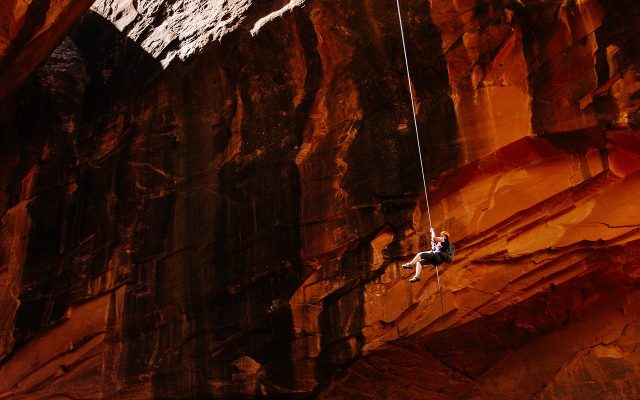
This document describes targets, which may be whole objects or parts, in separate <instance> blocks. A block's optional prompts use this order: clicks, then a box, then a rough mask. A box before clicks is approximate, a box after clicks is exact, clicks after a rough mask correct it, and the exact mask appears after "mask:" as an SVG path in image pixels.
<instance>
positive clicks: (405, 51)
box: [396, 0, 451, 359]
mask: <svg viewBox="0 0 640 400" xmlns="http://www.w3.org/2000/svg"><path fill="white" fill-rule="evenodd" d="M396 5H397V6H398V20H399V21H400V35H401V36H402V50H403V52H404V63H405V66H406V68H407V81H408V83H409V95H410V96H411V111H412V113H413V126H414V127H415V129H416V141H417V143H418V155H419V156H420V171H421V172H422V185H423V187H424V199H425V201H426V203H427V215H428V216H429V230H431V229H432V228H433V225H432V223H431V210H430V209H429V195H428V194H427V178H426V176H425V173H424V163H423V162H422V149H421V148H420V134H419V133H418V119H417V118H416V107H415V101H414V99H413V87H412V85H411V72H410V70H409V57H407V45H406V43H405V39H404V27H403V26H402V13H401V12H400V0H396ZM431 246H432V248H433V246H434V242H433V238H432V239H431ZM436 279H437V282H438V291H439V292H440V309H441V311H442V323H443V324H444V301H443V298H442V286H440V271H439V270H438V266H437V265H436ZM445 345H446V347H447V353H449V359H451V352H450V350H449V345H448V344H447V343H446V336H445Z"/></svg>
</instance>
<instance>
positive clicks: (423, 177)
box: [396, 0, 433, 230]
mask: <svg viewBox="0 0 640 400" xmlns="http://www.w3.org/2000/svg"><path fill="white" fill-rule="evenodd" d="M396 4H397V5H398V20H399V21H400V35H401V36H402V50H403V51H404V64H405V66H406V67H407V80H408V82H409V95H410V96H411V111H412V112H413V126H414V127H415V129H416V141H417V142H418V155H419V156H420V171H421V172H422V185H423V186H424V199H425V200H426V202H427V215H428V216H429V230H431V228H433V225H432V224H431V210H430V209H429V195H428V194H427V178H426V176H425V173H424V163H423V162H422V149H421V148H420V134H419V133H418V119H417V118H416V107H415V102H414V100H413V87H412V85H411V72H410V71H409V58H408V57H407V45H406V43H405V40H404V27H403V26H402V14H401V13H400V0H396Z"/></svg>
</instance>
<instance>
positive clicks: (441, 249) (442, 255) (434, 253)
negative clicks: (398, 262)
mask: <svg viewBox="0 0 640 400" xmlns="http://www.w3.org/2000/svg"><path fill="white" fill-rule="evenodd" d="M431 246H432V247H431V251H423V252H420V253H418V254H416V256H415V257H414V258H413V260H411V262H408V263H406V264H402V268H406V269H412V268H413V266H414V265H416V273H415V275H414V276H413V278H411V279H409V282H411V283H415V282H418V281H419V280H420V273H421V272H422V266H423V265H425V264H431V265H435V266H438V265H440V264H442V263H443V262H445V261H446V262H450V261H452V260H453V256H454V254H455V246H454V245H453V243H451V242H449V232H447V231H442V232H440V236H436V233H435V231H434V230H433V228H431ZM418 261H419V262H418Z"/></svg>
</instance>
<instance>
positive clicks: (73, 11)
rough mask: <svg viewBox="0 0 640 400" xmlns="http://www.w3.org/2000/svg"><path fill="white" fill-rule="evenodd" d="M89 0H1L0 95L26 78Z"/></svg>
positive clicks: (43, 59) (73, 21)
mask: <svg viewBox="0 0 640 400" xmlns="http://www.w3.org/2000/svg"><path fill="white" fill-rule="evenodd" d="M92 2H93V1H92V0H75V1H72V0H57V1H52V0H5V1H3V4H2V7H0V98H2V97H4V96H5V95H6V94H7V93H9V92H10V91H11V90H12V89H13V88H15V87H16V86H18V85H19V84H20V83H21V82H22V81H23V80H24V79H26V78H27V77H28V76H29V75H30V74H31V73H32V72H33V71H34V70H35V69H36V68H37V67H38V66H39V65H40V64H41V63H42V62H43V61H45V59H46V58H47V57H48V56H49V55H50V54H51V52H52V51H53V50H54V49H55V48H56V46H58V44H59V43H60V42H61V41H62V39H63V38H64V37H65V36H66V34H67V32H68V30H69V28H70V27H71V25H73V24H74V23H75V22H76V21H77V20H78V18H79V17H80V16H81V15H82V14H84V13H85V12H86V11H87V9H88V8H89V7H90V6H91V3H92Z"/></svg>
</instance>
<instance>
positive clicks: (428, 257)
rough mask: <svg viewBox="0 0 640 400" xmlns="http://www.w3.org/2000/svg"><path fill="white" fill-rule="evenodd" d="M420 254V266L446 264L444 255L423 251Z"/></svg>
mask: <svg viewBox="0 0 640 400" xmlns="http://www.w3.org/2000/svg"><path fill="white" fill-rule="evenodd" d="M419 254H420V264H422V265H427V264H431V265H440V264H442V263H443V262H444V257H442V254H440V253H439V252H436V251H423V252H422V253H419Z"/></svg>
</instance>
